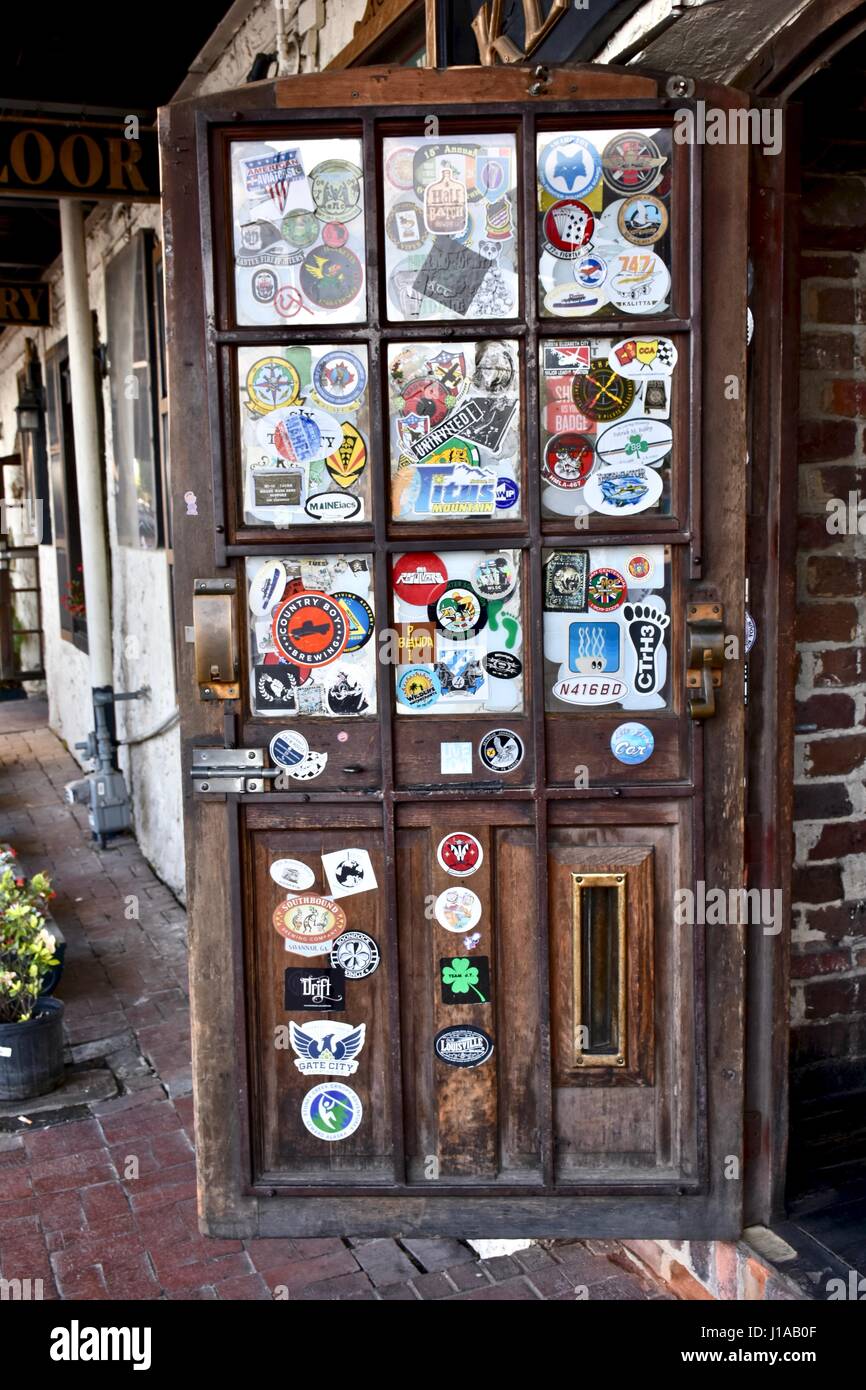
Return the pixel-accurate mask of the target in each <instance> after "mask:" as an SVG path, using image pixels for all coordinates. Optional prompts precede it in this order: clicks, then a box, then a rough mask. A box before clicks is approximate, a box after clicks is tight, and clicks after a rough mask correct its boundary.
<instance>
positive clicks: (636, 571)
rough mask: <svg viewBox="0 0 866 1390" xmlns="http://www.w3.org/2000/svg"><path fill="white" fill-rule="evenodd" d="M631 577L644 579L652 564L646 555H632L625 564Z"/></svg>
mask: <svg viewBox="0 0 866 1390" xmlns="http://www.w3.org/2000/svg"><path fill="white" fill-rule="evenodd" d="M626 569H627V570H628V572H629V574H630V575H631V578H632V579H646V577H647V575H648V574H649V572H650V570H651V569H652V566H651V564H650V562H649V560H648V559H647V557H646V555H633V556H632V557H631V559H630V560H629V562H628V564H627V565H626Z"/></svg>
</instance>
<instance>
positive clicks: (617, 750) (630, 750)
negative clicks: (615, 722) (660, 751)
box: [610, 724, 655, 767]
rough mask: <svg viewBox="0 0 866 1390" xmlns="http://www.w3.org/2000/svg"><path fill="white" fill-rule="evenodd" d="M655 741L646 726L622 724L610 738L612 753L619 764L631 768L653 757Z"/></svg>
mask: <svg viewBox="0 0 866 1390" xmlns="http://www.w3.org/2000/svg"><path fill="white" fill-rule="evenodd" d="M654 748H655V739H654V738H653V736H652V730H651V729H648V728H647V726H646V724H620V725H619V727H618V728H616V729H614V731H613V733H612V734H611V736H610V751H611V752H612V753H613V756H614V757H615V758H616V759H617V761H618V762H621V763H627V764H628V765H629V766H630V767H633V766H635V765H636V764H637V763H645V762H646V760H647V758H651V757H652V753H653V749H654Z"/></svg>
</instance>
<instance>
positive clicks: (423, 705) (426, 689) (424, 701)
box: [397, 666, 442, 709]
mask: <svg viewBox="0 0 866 1390" xmlns="http://www.w3.org/2000/svg"><path fill="white" fill-rule="evenodd" d="M441 694H442V687H441V685H440V684H439V677H438V676H437V675H436V673H435V672H434V671H431V669H430V667H429V666H410V667H408V669H407V670H405V671H404V672H403V673H402V675H400V676H398V677H397V699H398V700H399V701H400V703H401V704H402V705H408V706H409V708H410V709H427V708H428V706H430V705H434V704H435V703H436V701H437V700H438V699H439V696H440V695H441Z"/></svg>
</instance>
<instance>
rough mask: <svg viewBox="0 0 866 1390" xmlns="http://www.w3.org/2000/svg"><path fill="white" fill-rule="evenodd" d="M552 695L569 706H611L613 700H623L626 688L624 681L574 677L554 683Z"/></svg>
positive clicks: (626, 691) (626, 692)
mask: <svg viewBox="0 0 866 1390" xmlns="http://www.w3.org/2000/svg"><path fill="white" fill-rule="evenodd" d="M553 693H554V695H555V696H556V698H557V700H564V701H565V703H566V704H569V705H611V704H613V702H614V701H615V700H624V699H625V697H626V695H627V694H628V686H627V685H626V683H625V681H619V680H599V679H598V678H596V677H591V678H587V677H586V676H576V677H574V678H573V679H571V680H565V681H556V683H555V684H554V686H553Z"/></svg>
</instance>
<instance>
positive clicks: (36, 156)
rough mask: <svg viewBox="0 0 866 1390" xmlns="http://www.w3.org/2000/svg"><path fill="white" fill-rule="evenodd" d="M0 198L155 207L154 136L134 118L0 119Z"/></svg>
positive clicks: (156, 156) (157, 161)
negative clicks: (12, 196)
mask: <svg viewBox="0 0 866 1390" xmlns="http://www.w3.org/2000/svg"><path fill="white" fill-rule="evenodd" d="M4 193H9V194H12V193H14V194H18V195H20V194H22V193H26V194H29V195H30V196H33V195H34V194H35V195H37V196H40V195H44V196H45V197H52V198H57V197H69V198H87V199H106V198H110V199H114V200H116V201H117V202H123V203H134V202H156V201H158V199H159V160H158V154H157V144H156V131H155V130H153V129H150V128H147V127H144V126H141V125H139V122H138V119H137V118H136V117H128V118H126V120H123V119H120V118H119V119H117V120H114V121H99V120H95V119H93V120H88V119H83V120H82V119H80V118H77V119H74V120H73V119H72V118H69V119H64V118H61V117H57V118H51V119H49V118H45V117H41V116H37V117H33V118H31V117H22V116H0V197H2V196H3V194H4Z"/></svg>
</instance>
